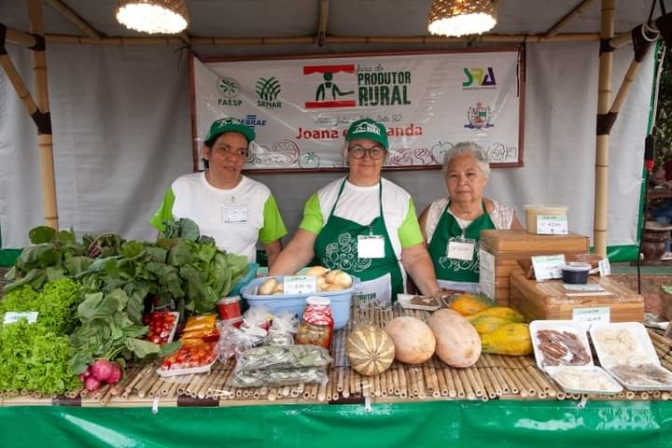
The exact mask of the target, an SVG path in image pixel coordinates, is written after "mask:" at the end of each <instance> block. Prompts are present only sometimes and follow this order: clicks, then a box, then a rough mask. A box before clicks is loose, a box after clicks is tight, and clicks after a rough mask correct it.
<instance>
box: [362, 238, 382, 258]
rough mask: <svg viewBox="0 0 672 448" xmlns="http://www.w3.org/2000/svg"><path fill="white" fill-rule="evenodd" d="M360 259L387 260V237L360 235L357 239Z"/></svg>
mask: <svg viewBox="0 0 672 448" xmlns="http://www.w3.org/2000/svg"><path fill="white" fill-rule="evenodd" d="M357 256H358V257H359V258H385V237H383V236H380V235H359V236H358V237H357Z"/></svg>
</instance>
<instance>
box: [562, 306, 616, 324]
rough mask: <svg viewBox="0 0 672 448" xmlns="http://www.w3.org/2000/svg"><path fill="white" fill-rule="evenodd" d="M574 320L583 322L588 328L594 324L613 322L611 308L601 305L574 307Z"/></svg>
mask: <svg viewBox="0 0 672 448" xmlns="http://www.w3.org/2000/svg"><path fill="white" fill-rule="evenodd" d="M572 320H573V321H574V322H578V323H580V324H581V326H582V327H583V328H585V329H586V330H589V329H590V326H591V325H593V324H602V323H604V324H608V323H609V322H611V308H609V307H608V306H600V307H594V308H574V309H573V310H572Z"/></svg>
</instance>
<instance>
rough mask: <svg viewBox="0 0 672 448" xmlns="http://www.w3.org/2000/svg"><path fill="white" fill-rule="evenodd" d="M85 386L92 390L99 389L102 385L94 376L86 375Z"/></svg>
mask: <svg viewBox="0 0 672 448" xmlns="http://www.w3.org/2000/svg"><path fill="white" fill-rule="evenodd" d="M84 387H86V389H87V390H90V391H94V390H98V388H99V387H100V381H98V380H97V379H96V378H95V377H93V376H89V377H86V380H85V381H84Z"/></svg>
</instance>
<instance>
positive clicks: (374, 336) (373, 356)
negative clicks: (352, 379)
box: [345, 324, 394, 376]
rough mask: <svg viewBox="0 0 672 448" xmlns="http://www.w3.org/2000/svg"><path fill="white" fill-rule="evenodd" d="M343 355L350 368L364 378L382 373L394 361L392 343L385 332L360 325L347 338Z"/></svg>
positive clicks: (371, 326)
mask: <svg viewBox="0 0 672 448" xmlns="http://www.w3.org/2000/svg"><path fill="white" fill-rule="evenodd" d="M345 353H346V355H347V356H348V360H349V361H350V366H351V367H352V368H353V369H355V370H356V371H357V372H359V373H361V374H362V375H364V376H373V375H378V374H380V373H383V372H384V371H386V370H387V369H389V368H390V366H391V365H392V362H393V361H394V343H393V342H392V339H391V338H390V337H389V336H388V335H387V333H386V332H385V330H383V329H381V328H378V327H376V326H374V325H370V324H368V325H366V324H365V325H361V326H359V327H357V328H355V330H354V331H352V333H350V335H349V336H348V340H347V342H346V344H345Z"/></svg>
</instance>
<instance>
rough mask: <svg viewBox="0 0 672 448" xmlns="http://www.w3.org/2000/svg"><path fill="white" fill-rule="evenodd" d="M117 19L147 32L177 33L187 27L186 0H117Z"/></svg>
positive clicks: (129, 26)
mask: <svg viewBox="0 0 672 448" xmlns="http://www.w3.org/2000/svg"><path fill="white" fill-rule="evenodd" d="M116 16H117V20H118V21H119V23H121V24H122V25H124V26H125V27H127V28H129V29H132V30H136V31H140V32H143V33H149V34H177V33H180V32H182V31H184V29H185V28H186V27H187V25H188V22H189V15H188V14H187V2H186V0H117V13H116Z"/></svg>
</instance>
